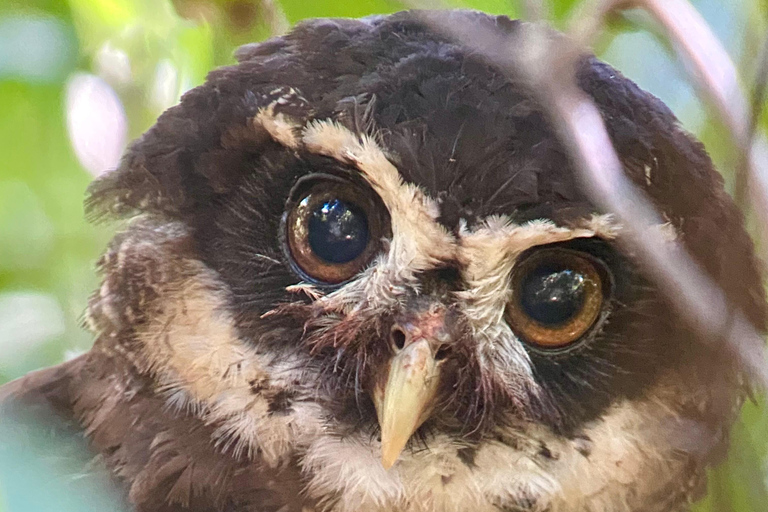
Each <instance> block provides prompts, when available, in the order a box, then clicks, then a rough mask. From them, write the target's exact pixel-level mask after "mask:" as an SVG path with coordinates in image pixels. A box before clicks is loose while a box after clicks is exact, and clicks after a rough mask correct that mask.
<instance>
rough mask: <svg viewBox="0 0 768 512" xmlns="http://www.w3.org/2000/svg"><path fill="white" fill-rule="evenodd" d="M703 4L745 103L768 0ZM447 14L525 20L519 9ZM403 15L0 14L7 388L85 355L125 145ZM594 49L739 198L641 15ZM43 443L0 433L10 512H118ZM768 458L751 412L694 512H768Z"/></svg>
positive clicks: (1, 501) (392, 6) (551, 10)
mask: <svg viewBox="0 0 768 512" xmlns="http://www.w3.org/2000/svg"><path fill="white" fill-rule="evenodd" d="M544 3H545V4H547V5H548V9H547V16H548V17H549V18H550V21H551V23H552V24H553V25H555V26H558V27H560V28H565V27H566V26H567V25H568V22H569V20H573V19H578V17H579V16H581V15H583V13H584V12H586V11H585V6H584V5H582V4H583V2H582V1H580V0H550V1H549V2H544ZM693 3H694V5H695V6H696V8H697V9H698V10H699V12H701V14H702V15H703V16H704V18H705V19H706V20H707V22H708V23H709V24H710V26H711V27H712V29H713V31H714V32H715V34H716V35H717V36H718V37H719V39H720V40H721V41H722V43H723V44H724V46H725V47H726V49H727V50H728V52H729V54H730V56H731V58H732V59H733V60H734V62H735V63H736V64H737V66H738V68H739V70H740V73H741V77H742V86H743V87H744V91H745V93H747V94H749V92H750V90H751V88H752V87H753V82H754V74H755V72H756V69H757V67H758V66H757V62H758V60H759V56H760V47H761V45H762V44H763V39H764V38H765V37H766V34H767V33H768V30H767V27H768V0H695V1H694V2H693ZM450 5H452V6H455V7H469V8H474V9H481V10H484V11H487V12H492V13H498V14H507V15H509V16H511V17H521V16H523V15H524V13H525V11H524V9H522V6H521V5H519V4H518V3H516V2H514V1H510V0H466V1H463V2H462V1H454V2H450ZM402 8H403V5H402V4H399V3H398V2H396V1H393V0H312V1H308V0H0V384H2V383H4V382H6V381H8V380H11V379H14V378H16V377H19V376H21V375H23V374H24V373H26V372H28V371H30V370H33V369H36V368H39V367H42V366H48V365H52V364H56V363H58V362H61V361H63V360H65V359H68V358H71V357H74V356H76V355H78V354H80V353H82V352H83V351H86V350H88V348H89V346H90V344H91V337H90V336H89V334H88V333H86V332H85V331H84V330H83V329H82V328H81V327H80V320H81V317H82V313H83V311H84V308H85V305H86V301H87V297H88V295H89V294H90V293H91V291H92V290H93V289H94V288H95V287H96V286H97V279H96V276H95V274H94V263H95V260H96V258H97V257H98V255H99V253H100V251H101V250H102V249H103V248H104V246H105V244H106V242H107V240H108V239H109V236H110V232H111V229H110V227H109V226H93V225H90V224H88V223H87V222H86V221H85V220H84V218H83V208H82V200H83V197H84V190H85V188H86V186H87V185H88V183H89V182H90V180H91V179H93V177H94V176H96V175H98V174H99V173H101V172H104V171H105V170H109V169H112V168H114V167H115V166H116V164H117V162H118V159H119V157H120V155H121V153H122V151H123V149H124V148H125V146H126V144H127V143H128V142H129V141H131V140H132V139H133V138H135V137H137V136H138V135H140V134H141V133H142V132H143V131H144V130H146V129H147V128H148V127H149V126H151V125H152V123H153V122H154V120H155V119H156V118H157V116H158V115H159V114H160V113H161V112H162V111H163V110H165V109H166V108H168V107H169V106H171V105H173V104H174V103H176V102H177V101H178V99H179V97H180V95H181V94H183V93H184V92H185V91H186V90H188V89H190V88H192V87H194V86H196V85H198V84H200V83H201V82H202V81H203V80H204V78H205V75H206V73H207V72H208V71H209V70H210V69H212V68H214V67H216V66H221V65H226V64H231V63H233V62H234V59H233V57H232V55H233V50H234V49H235V48H236V47H237V46H238V45H240V44H243V43H246V42H251V41H257V40H261V39H264V38H267V37H269V36H271V35H273V34H280V33H283V32H285V31H286V30H287V29H288V28H289V27H290V26H291V25H292V24H294V23H296V22H297V21H299V20H301V19H304V18H310V17H318V16H344V17H358V16H364V15H368V14H372V13H388V12H394V11H397V10H400V9H402ZM594 50H595V52H596V53H597V54H598V55H599V56H600V57H601V58H602V59H604V60H606V61H608V62H609V63H611V64H612V65H614V66H615V67H617V68H618V69H620V70H621V71H622V72H623V73H624V74H625V75H627V76H628V77H630V78H631V79H633V80H634V81H636V82H637V83H638V84H639V85H640V86H641V87H643V88H645V89H646V90H649V91H651V92H652V93H653V94H655V95H657V96H659V97H660V98H661V99H662V100H664V101H665V102H666V103H667V105H669V106H670V107H671V108H672V110H673V111H674V112H675V113H676V114H677V116H678V117H679V118H680V119H681V121H682V124H683V125H684V126H685V127H686V128H687V129H688V130H690V131H692V132H693V133H695V134H696V135H698V136H699V138H701V139H702V141H703V142H704V143H705V145H706V146H707V148H708V150H709V151H710V153H711V155H712V157H713V158H714V160H715V162H716V163H717V164H718V167H719V168H720V169H721V171H722V172H723V175H724V176H725V178H726V182H727V185H728V187H729V190H730V189H732V187H733V172H732V169H733V167H734V162H735V161H736V158H735V154H734V151H733V149H732V148H731V147H730V146H729V144H728V142H727V141H728V140H729V138H728V137H727V136H724V133H723V130H724V128H723V127H722V125H721V124H720V123H718V122H717V120H716V119H715V118H714V117H713V115H712V114H711V112H710V111H709V110H708V108H707V106H706V105H703V104H702V102H700V101H699V100H698V99H697V97H696V95H695V91H694V89H693V87H692V86H691V85H690V83H689V81H688V80H687V78H686V73H685V69H684V68H683V67H682V66H681V65H680V64H679V63H678V62H677V61H676V59H675V57H674V53H673V52H672V48H671V45H670V43H669V42H668V41H665V40H664V39H663V38H662V37H660V36H659V33H658V32H657V31H656V30H655V28H654V25H653V23H652V22H651V21H650V19H649V18H647V17H645V16H644V15H642V14H641V13H639V12H634V11H627V12H626V13H625V14H623V15H622V16H620V17H615V18H612V19H611V20H610V23H609V25H608V26H607V27H606V29H605V31H604V33H603V35H602V36H601V37H600V39H599V40H598V41H597V42H596V44H595V48H594ZM767 126H768V116H763V120H762V125H761V127H762V129H763V130H765V129H766V127H767ZM35 435H36V434H35V433H30V432H14V431H12V430H9V429H5V430H4V429H3V428H2V425H0V512H34V511H37V510H41V511H42V510H60V511H82V510H94V511H95V510H99V511H108V510H117V508H115V506H114V505H113V504H114V501H113V500H110V499H109V495H106V496H105V495H103V494H99V491H97V489H100V488H102V487H103V485H101V484H102V482H98V481H93V479H83V481H80V482H72V481H71V480H65V479H64V478H63V477H62V476H61V475H62V473H63V472H64V471H63V466H61V464H58V465H57V464H49V463H47V462H41V461H49V462H50V461H52V460H53V461H62V460H66V459H67V457H66V453H68V452H70V451H72V450H76V449H77V447H72V446H41V449H40V451H41V453H44V454H45V455H46V457H45V458H44V459H41V458H34V457H33V458H30V457H29V454H27V456H26V458H25V456H24V454H21V453H18V452H15V451H14V444H15V443H14V436H24V437H30V436H35ZM767 447H768V414H766V408H765V407H763V406H762V404H761V403H760V401H758V402H757V403H749V404H747V406H746V407H745V409H744V411H743V414H742V421H741V423H740V424H739V425H738V426H737V427H736V431H735V435H734V442H733V448H732V450H731V452H730V454H729V456H728V459H727V461H726V463H725V464H724V465H723V466H722V467H721V468H719V469H717V470H715V471H714V473H713V475H712V478H711V479H710V487H711V488H710V494H709V497H708V498H707V499H706V500H705V501H704V502H703V503H700V504H698V506H697V508H696V512H709V511H712V512H714V511H718V512H721V511H736V512H752V511H764V510H768V493H767V492H766V487H767V485H766V475H768V458H767V457H766V452H767V451H768V449H767ZM40 488H45V489H46V492H44V493H40V492H37V489H40Z"/></svg>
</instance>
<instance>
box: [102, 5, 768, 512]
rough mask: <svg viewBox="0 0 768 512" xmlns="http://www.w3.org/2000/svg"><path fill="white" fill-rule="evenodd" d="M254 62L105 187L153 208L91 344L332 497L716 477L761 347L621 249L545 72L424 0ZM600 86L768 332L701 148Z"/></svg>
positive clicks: (115, 264) (682, 484) (307, 488)
mask: <svg viewBox="0 0 768 512" xmlns="http://www.w3.org/2000/svg"><path fill="white" fill-rule="evenodd" d="M436 16H437V19H439V20H441V22H442V23H449V24H462V26H466V27H471V26H473V25H475V26H478V27H481V26H482V27H493V28H494V29H500V30H503V31H504V32H505V33H506V34H508V36H509V37H511V38H517V37H521V36H520V32H521V31H522V30H523V27H524V25H523V24H521V23H519V22H516V21H511V20H509V19H507V18H505V17H492V16H487V15H484V14H480V13H475V12H445V13H442V14H439V15H436ZM510 51H515V48H514V47H513V48H511V49H510ZM237 57H238V60H239V64H237V65H235V66H232V67H227V68H222V69H219V70H216V71H213V72H212V73H211V74H210V75H209V77H208V80H207V81H206V83H205V84H204V85H202V86H200V87H198V88H196V89H193V90H191V91H190V92H188V93H187V94H185V95H184V97H183V98H182V101H181V103H180V104H179V105H178V106H176V107H173V108H171V109H170V110H168V111H167V112H166V113H165V114H163V115H162V116H161V117H160V118H159V120H158V121H157V124H156V125H155V126H154V127H153V128H151V129H150V130H149V131H148V132H147V133H146V134H145V135H144V136H143V137H141V138H140V139H139V140H137V141H136V142H135V143H134V144H133V145H132V146H131V147H130V148H129V150H128V152H127V154H126V155H125V157H124V158H123V160H122V163H121V166H120V167H119V169H117V170H116V171H114V172H111V173H108V174H106V175H104V176H103V177H101V178H99V179H98V180H97V181H96V182H95V183H94V184H93V185H92V187H91V190H90V192H91V196H90V198H89V208H90V210H91V212H92V214H93V215H95V216H110V217H113V218H114V217H119V218H126V219H130V220H129V221H128V222H127V224H126V227H125V229H124V230H123V231H122V233H121V234H119V235H117V236H116V238H115V240H114V242H113V243H112V245H111V246H110V248H109V250H108V251H107V253H106V254H105V255H104V257H103V258H102V260H101V268H102V270H103V272H104V281H103V285H102V287H101V289H100V290H99V291H98V292H97V293H96V294H95V295H94V296H93V298H92V300H91V303H90V307H89V314H88V321H89V325H90V326H91V328H92V329H93V330H94V331H95V332H97V333H98V335H99V338H98V341H97V344H96V347H95V348H94V351H101V352H102V353H103V354H107V355H108V356H109V357H110V358H112V359H113V360H119V361H121V364H123V365H124V367H125V368H127V369H126V370H125V372H127V374H129V375H131V379H133V380H134V381H136V380H140V381H141V382H143V384H142V386H145V387H144V388H142V389H144V390H145V391H143V392H146V393H151V394H152V396H153V397H154V399H156V400H157V403H161V404H163V407H164V408H166V409H167V410H170V411H173V413H174V414H176V415H177V416H178V417H182V418H184V417H189V418H195V419H196V420H198V421H200V422H202V424H204V425H206V426H207V427H209V428H210V435H208V437H207V439H209V441H210V443H211V445H212V446H214V447H215V449H216V450H218V451H219V452H221V453H224V454H226V455H227V456H230V457H232V458H235V459H237V460H251V461H254V462H253V463H254V464H259V465H261V466H263V467H268V468H283V467H286V465H292V466H295V467H297V468H298V473H299V474H300V475H301V476H300V477H299V479H300V480H301V482H302V484H301V486H300V488H301V490H300V493H301V494H302V496H305V498H306V500H307V503H309V502H311V503H314V504H315V505H313V506H318V507H319V509H328V510H336V511H354V510H371V511H374V510H382V511H383V510H387V511H390V510H395V511H399V510H424V511H433V510H435V511H436V510H445V511H464V510H473V511H500V510H501V511H544V510H547V511H552V512H556V511H577V510H578V511H582V510H584V511H619V510H638V511H640V510H643V511H667V510H677V509H678V507H681V506H683V505H684V504H686V503H688V502H689V501H690V500H691V499H693V498H694V497H696V496H698V495H699V494H700V491H701V488H702V485H703V483H704V469H705V468H706V466H707V465H708V464H709V463H710V462H712V461H713V460H714V459H715V458H716V454H717V453H719V452H720V451H721V450H720V448H722V447H723V446H724V443H725V441H726V439H727V432H728V426H729V424H730V423H731V421H732V420H733V418H734V416H735V413H736V411H737V410H738V406H739V405H740V399H741V396H742V395H743V393H744V389H745V388H744V383H743V379H742V378H741V376H740V373H739V371H738V367H737V365H736V364H735V362H734V361H732V360H731V359H730V356H728V354H727V352H726V351H725V350H724V349H723V348H722V347H720V346H718V345H717V344H711V343H709V344H708V343H702V342H701V340H700V339H699V337H698V336H697V335H696V334H694V331H693V330H691V329H690V327H689V326H687V325H686V324H685V323H684V322H683V321H682V320H681V319H680V318H679V317H678V316H677V315H676V313H675V310H674V309H673V308H672V307H670V304H669V303H668V300H667V299H666V298H665V297H666V296H665V295H664V294H663V293H662V291H661V290H659V289H658V288H657V286H655V285H654V284H652V283H651V282H650V281H649V279H648V278H647V277H646V276H645V275H644V273H643V271H642V269H641V268H640V265H639V264H638V261H637V257H636V256H635V255H634V254H632V253H630V252H628V251H627V250H626V249H625V247H626V246H624V245H622V244H620V243H619V242H620V241H621V238H622V236H624V235H623V230H622V226H621V224H620V223H618V222H617V221H616V220H615V219H614V217H612V216H611V214H610V212H606V211H603V210H601V209H600V208H599V207H598V206H596V204H595V203H594V202H593V200H592V198H591V196H590V195H588V194H587V192H586V191H585V190H584V188H583V186H582V184H581V182H580V180H579V179H578V176H577V173H576V170H575V166H574V163H573V162H572V161H571V160H570V158H569V155H568V153H567V151H566V149H565V147H564V145H563V144H562V143H561V142H560V141H559V140H558V138H557V136H556V135H555V133H556V130H555V129H554V127H553V126H552V125H551V122H550V120H549V118H548V117H547V116H546V115H545V109H544V108H543V107H542V105H541V104H540V103H538V100H537V95H536V94H535V91H532V90H530V86H529V85H527V84H526V83H525V82H523V81H516V80H515V79H514V78H510V77H509V76H506V75H505V74H504V73H502V72H501V71H499V70H498V69H497V68H495V67H494V65H493V63H490V62H487V61H485V60H484V59H483V58H481V57H479V56H476V55H474V54H473V53H472V52H471V51H469V50H467V49H466V48H464V47H462V46H461V45H460V44H457V43H456V42H453V41H451V40H450V39H447V38H446V37H444V36H441V35H437V34H435V33H434V32H433V31H432V30H430V29H429V28H428V27H427V26H425V25H424V24H423V23H422V22H421V21H420V19H419V18H418V17H417V16H415V15H414V14H413V13H407V12H406V13H400V14H396V15H392V16H387V17H371V18H366V19H362V20H340V19H337V20H315V21H310V22H305V23H303V24H300V25H298V26H297V27H296V28H295V29H294V30H293V31H292V32H291V33H289V34H288V35H286V36H283V37H278V38H275V39H271V40H268V41H266V42H263V43H259V44H254V45H250V46H246V47H243V48H242V49H241V50H240V51H239V52H238V54H237ZM577 80H578V84H579V86H580V87H581V89H582V90H583V91H584V92H585V93H586V94H588V95H589V96H590V97H591V98H592V100H593V101H594V102H595V104H596V105H597V107H598V109H599V111H600V113H601V114H602V116H603V119H604V121H605V124H606V127H607V130H608V133H609V135H610V137H611V140H612V142H613V144H614V146H615V148H616V151H617V153H618V155H619V157H620V159H621V162H622V164H623V166H624V169H625V173H626V175H627V177H628V178H629V179H630V180H631V181H632V182H633V183H634V184H635V185H636V186H637V187H639V188H641V189H642V190H644V192H645V193H646V194H647V195H648V197H649V198H650V199H651V200H652V202H653V204H654V205H655V206H656V207H657V208H658V210H659V212H660V213H661V215H662V217H663V219H664V220H665V223H664V224H661V225H658V226H655V227H654V229H658V230H659V231H660V232H661V233H663V234H664V236H666V237H668V239H669V240H674V241H677V242H681V243H682V244H683V245H684V246H685V247H686V248H687V249H688V250H689V251H690V252H691V254H692V255H693V257H694V259H695V260H696V262H697V263H698V264H699V265H700V266H701V267H702V268H703V269H704V271H705V272H706V273H707V274H708V275H709V276H710V277H711V278H712V279H713V280H714V281H715V282H717V283H718V284H719V285H720V286H721V287H722V288H723V290H724V292H725V293H726V295H727V297H728V298H729V300H730V301H731V302H732V304H734V305H735V307H738V308H740V309H742V310H743V311H744V312H745V313H746V315H747V316H748V317H749V319H750V320H751V321H752V322H753V323H754V324H755V325H757V326H761V327H763V326H764V325H765V314H766V311H765V304H764V302H765V300H764V296H763V291H762V288H761V286H760V279H759V276H758V272H757V265H756V261H755V258H754V255H753V251H752V245H751V242H750V240H749V238H748V236H747V234H746V233H745V231H744V229H743V225H742V224H743V222H742V218H741V215H740V214H739V212H738V211H737V209H736V208H735V207H734V205H733V204H732V202H731V201H730V199H729V198H728V196H727V194H726V193H725V192H724V190H723V183H722V179H721V177H720V176H719V175H718V173H717V172H716V171H715V170H714V168H713V166H712V163H711V161H710V159H709V157H708V156H707V154H706V152H705V150H704V148H703V147H702V146H701V144H700V143H698V142H697V141H695V140H694V139H693V138H692V137H691V136H690V135H689V134H688V133H686V132H685V131H684V130H683V129H682V128H681V127H680V125H679V124H678V121H677V120H676V118H675V117H674V115H673V114H672V113H671V112H670V111H669V110H668V109H667V108H666V107H665V106H664V105H663V104H662V103H661V101H659V100H658V99H656V98H654V97H653V96H651V95H650V94H648V93H646V92H644V91H642V90H640V89H639V88H638V87H637V86H636V85H635V84H634V83H632V82H631V81H630V80H628V79H626V78H624V77H623V76H621V74H620V73H619V72H617V71H616V70H614V69H613V68H611V67H610V66H608V65H606V64H603V63H601V62H599V61H597V60H596V59H595V58H593V57H591V56H586V55H585V56H584V57H583V58H582V59H581V60H580V64H579V66H578V73H577ZM146 390H149V391H146ZM275 471H276V473H275V474H279V471H278V470H277V469H275ZM275 478H276V479H277V480H279V476H277V477H275Z"/></svg>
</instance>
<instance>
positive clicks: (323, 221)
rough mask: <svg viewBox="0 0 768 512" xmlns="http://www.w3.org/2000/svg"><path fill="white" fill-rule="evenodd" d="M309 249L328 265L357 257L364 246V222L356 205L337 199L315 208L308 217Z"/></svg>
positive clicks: (365, 233) (366, 243) (366, 238)
mask: <svg viewBox="0 0 768 512" xmlns="http://www.w3.org/2000/svg"><path fill="white" fill-rule="evenodd" d="M308 228H309V235H308V241H309V246H310V247H311V248H312V251H313V252H314V253H315V255H316V256H317V257H318V258H320V259H322V260H324V261H327V262H328V263H339V264H340V263H348V262H350V261H352V260H354V259H355V258H357V257H358V256H360V255H361V254H362V253H363V251H364V250H365V247H366V246H367V245H368V220H367V219H366V218H365V213H363V211H362V210H361V209H360V208H358V207H357V206H355V205H353V204H351V203H347V202H345V201H342V200H340V199H329V200H327V201H324V202H322V203H320V204H318V205H317V207H315V209H314V210H312V212H311V213H310V216H309V226H308Z"/></svg>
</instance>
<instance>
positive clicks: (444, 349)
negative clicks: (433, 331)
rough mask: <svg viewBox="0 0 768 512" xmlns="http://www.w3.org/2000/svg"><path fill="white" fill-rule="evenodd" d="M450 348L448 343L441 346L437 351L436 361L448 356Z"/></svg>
mask: <svg viewBox="0 0 768 512" xmlns="http://www.w3.org/2000/svg"><path fill="white" fill-rule="evenodd" d="M448 352H449V348H448V345H443V346H441V347H440V348H438V349H437V352H436V353H435V361H442V360H443V359H445V358H446V357H448Z"/></svg>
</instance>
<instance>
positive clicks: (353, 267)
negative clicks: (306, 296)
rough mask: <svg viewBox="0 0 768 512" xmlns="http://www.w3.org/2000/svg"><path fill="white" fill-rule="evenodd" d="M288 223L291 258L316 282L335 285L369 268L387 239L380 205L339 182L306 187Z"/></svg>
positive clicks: (292, 205)
mask: <svg viewBox="0 0 768 512" xmlns="http://www.w3.org/2000/svg"><path fill="white" fill-rule="evenodd" d="M302 188H303V191H302V192H300V193H299V194H298V195H297V196H296V199H295V200H294V201H292V204H290V205H289V210H288V212H287V218H286V222H285V227H286V240H287V245H288V252H289V254H290V257H291V259H292V260H293V263H294V264H295V266H296V267H297V270H299V272H300V273H301V274H303V275H305V276H306V277H307V278H309V279H310V280H312V281H315V282H318V283H322V284H337V283H341V282H344V281H346V280H348V279H350V278H351V277H352V276H354V275H355V274H357V273H358V272H360V270H362V269H363V268H364V267H365V265H366V264H367V263H368V262H370V260H371V258H372V257H373V255H374V254H375V253H376V251H377V250H378V246H379V241H380V240H381V237H382V236H383V229H382V222H381V217H382V216H381V215H380V214H377V212H378V210H379V206H380V205H379V204H378V203H377V201H376V200H375V199H374V198H372V197H370V196H371V194H370V193H368V192H367V191H364V190H358V189H357V187H354V186H351V185H347V184H343V183H339V182H338V180H333V179H330V180H320V181H319V182H317V183H313V184H310V185H309V186H305V187H302Z"/></svg>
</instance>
